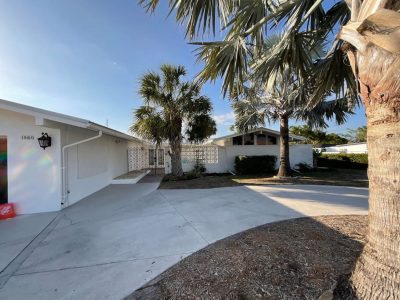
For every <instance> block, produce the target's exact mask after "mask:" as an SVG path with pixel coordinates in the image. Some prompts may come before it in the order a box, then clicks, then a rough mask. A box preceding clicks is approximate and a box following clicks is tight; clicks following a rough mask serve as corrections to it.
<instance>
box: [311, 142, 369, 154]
mask: <svg viewBox="0 0 400 300" xmlns="http://www.w3.org/2000/svg"><path fill="white" fill-rule="evenodd" d="M315 150H317V151H319V152H323V153H354V154H360V153H368V148H367V143H353V144H343V145H333V146H326V147H320V148H315Z"/></svg>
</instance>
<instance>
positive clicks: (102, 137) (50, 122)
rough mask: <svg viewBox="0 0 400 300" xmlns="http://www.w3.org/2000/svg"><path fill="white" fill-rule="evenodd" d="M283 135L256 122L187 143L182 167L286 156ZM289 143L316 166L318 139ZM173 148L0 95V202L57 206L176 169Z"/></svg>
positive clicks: (212, 168)
mask: <svg viewBox="0 0 400 300" xmlns="http://www.w3.org/2000/svg"><path fill="white" fill-rule="evenodd" d="M279 136H280V134H279V132H278V131H274V130H270V129H267V128H257V129H254V130H251V131H248V132H247V133H236V134H231V135H227V136H223V137H219V138H215V139H212V140H210V141H208V142H206V143H204V144H201V145H191V144H184V145H183V147H182V164H183V169H184V171H185V172H188V171H190V170H192V168H193V166H194V164H195V162H196V161H199V160H200V161H201V162H202V163H204V165H205V167H206V168H207V172H209V173H226V172H230V171H234V160H235V157H236V156H238V155H274V156H276V157H279ZM290 141H291V142H292V144H291V145H290V162H291V164H292V166H295V165H296V164H298V163H306V164H309V165H312V162H313V158H312V148H311V145H307V144H300V143H299V144H296V143H297V142H301V143H303V142H304V138H303V137H300V136H295V135H290ZM168 150H169V148H168V146H167V145H162V146H161V147H158V148H155V146H154V145H152V144H151V143H148V142H146V141H143V140H141V139H138V138H135V137H133V136H131V135H128V134H125V133H122V132H120V131H117V130H114V129H111V128H109V127H105V126H102V125H99V124H96V123H94V122H91V121H89V120H85V119H80V118H76V117H73V116H68V115H64V114H60V113H56V112H52V111H48V110H43V109H39V108H36V107H31V106H27V105H22V104H19V103H15V102H10V101H6V100H0V204H2V203H7V202H8V203H14V204H15V205H16V208H17V213H19V214H26V213H36V212H46V211H57V210H60V209H62V208H65V207H68V206H70V205H72V204H74V203H76V202H77V201H79V200H81V199H83V198H85V197H86V196H88V195H90V194H92V193H94V192H96V191H98V190H100V189H102V188H103V187H105V186H107V185H109V184H111V183H115V181H118V182H119V183H127V182H126V181H125V179H123V180H120V179H118V178H121V177H122V178H124V176H125V175H124V174H126V173H127V172H129V171H136V170H147V169H152V168H157V169H160V171H161V172H165V173H170V171H171V159H170V156H169V155H168ZM278 163H279V162H278V160H277V166H276V167H278ZM133 173H135V172H133ZM139 173H141V174H145V172H139ZM121 175H124V176H121ZM117 177H118V178H117ZM116 178H117V179H116ZM128 181H129V180H128ZM129 182H130V181H129Z"/></svg>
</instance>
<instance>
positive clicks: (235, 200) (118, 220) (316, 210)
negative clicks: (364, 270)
mask: <svg viewBox="0 0 400 300" xmlns="http://www.w3.org/2000/svg"><path fill="white" fill-rule="evenodd" d="M152 181H154V180H150V179H148V180H143V183H138V184H136V185H111V186H108V187H107V188H105V189H103V190H101V191H99V192H97V193H95V194H93V195H91V196H90V197H88V198H86V199H85V200H82V201H80V202H79V203H77V204H76V205H74V206H72V207H70V208H67V209H65V210H63V211H62V212H61V213H60V214H59V216H58V219H57V220H56V221H57V224H55V226H54V229H52V231H51V232H50V233H49V234H48V235H46V236H45V237H42V238H43V240H41V241H39V243H38V244H37V246H35V248H34V249H32V251H31V253H29V255H27V257H26V258H24V260H22V262H20V263H21V264H20V265H19V266H18V268H16V270H15V271H14V272H13V274H12V276H9V275H8V277H7V281H6V283H5V284H4V286H3V288H2V289H0V299H121V298H122V297H124V296H126V295H128V294H129V293H131V292H132V291H134V290H135V289H137V288H139V287H140V286H141V285H143V284H144V283H146V282H147V281H148V280H150V279H152V278H154V277H155V276H157V275H158V274H160V273H161V272H163V271H164V270H166V269H167V268H168V267H170V266H172V265H173V264H175V263H176V262H178V261H179V260H181V259H182V258H184V257H186V256H187V255H190V254H191V253H193V252H195V251H197V250H199V249H201V248H203V247H205V246H206V245H208V244H209V243H212V242H214V241H216V240H218V239H221V238H224V237H226V236H229V235H231V234H234V233H237V232H240V231H242V230H246V229H248V228H251V227H254V226H258V225H261V224H264V223H267V222H273V221H277V220H283V219H287V218H294V217H301V216H313V215H327V214H365V213H366V212H367V193H368V191H367V189H363V188H350V187H332V186H306V185H301V186H300V185H299V186H294V185H293V186H270V187H267V186H252V187H245V186H243V187H233V188H219V189H204V190H155V189H156V187H157V185H158V183H157V181H156V182H152ZM0 232H2V224H1V223H0ZM0 253H3V249H2V247H1V244H0ZM2 274H3V273H1V274H0V279H1V276H3V277H5V276H4V274H3V275H2Z"/></svg>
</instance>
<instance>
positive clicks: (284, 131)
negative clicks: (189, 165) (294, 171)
mask: <svg viewBox="0 0 400 300" xmlns="http://www.w3.org/2000/svg"><path fill="white" fill-rule="evenodd" d="M279 122H280V127H279V131H280V135H281V136H280V139H279V143H280V145H279V171H278V176H279V177H288V176H290V175H291V169H290V160H289V117H288V116H287V115H282V116H280V119H279Z"/></svg>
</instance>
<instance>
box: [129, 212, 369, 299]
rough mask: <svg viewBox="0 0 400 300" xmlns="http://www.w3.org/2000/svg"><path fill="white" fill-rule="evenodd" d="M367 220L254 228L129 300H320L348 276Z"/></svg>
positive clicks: (184, 262) (327, 220) (317, 220)
mask: <svg viewBox="0 0 400 300" xmlns="http://www.w3.org/2000/svg"><path fill="white" fill-rule="evenodd" d="M366 229H367V216H321V217H316V218H299V219H293V220H288V221H282V222H277V223H271V224H266V225H263V226H260V227H256V228H253V229H250V230H247V231H244V232H242V233H239V234H236V235H233V236H231V237H228V238H225V239H223V240H220V241H218V242H216V243H214V244H212V245H209V246H208V247H206V248H204V249H202V250H200V251H198V252H196V253H194V254H192V255H191V256H189V257H187V258H185V259H184V260H182V261H181V262H179V263H178V264H176V265H175V266H173V267H171V268H170V269H168V270H167V271H165V272H164V273H163V274H161V275H159V276H158V277H156V278H155V279H153V280H152V281H150V282H149V283H147V284H146V285H145V286H143V287H142V288H140V289H138V290H137V291H135V292H134V293H133V294H131V295H130V296H128V297H127V299H195V298H196V299H222V298H224V299H225V298H228V299H255V298H258V299H318V297H319V296H320V295H321V294H323V293H324V292H325V291H327V290H329V289H332V288H333V287H334V285H335V282H336V280H337V279H338V278H339V277H340V276H343V274H349V273H350V272H351V269H352V266H353V263H354V262H355V260H356V259H357V257H358V256H359V254H360V252H361V250H362V247H363V245H364V243H365V234H366Z"/></svg>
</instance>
